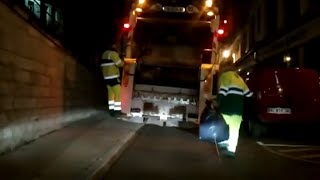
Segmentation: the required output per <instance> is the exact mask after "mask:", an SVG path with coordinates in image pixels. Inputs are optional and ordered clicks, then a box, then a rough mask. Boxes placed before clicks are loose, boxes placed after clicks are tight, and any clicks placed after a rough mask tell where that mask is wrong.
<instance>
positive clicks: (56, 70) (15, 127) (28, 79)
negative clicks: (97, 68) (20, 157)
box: [0, 2, 104, 153]
mask: <svg viewBox="0 0 320 180" xmlns="http://www.w3.org/2000/svg"><path fill="white" fill-rule="evenodd" d="M96 79H97V78H95V76H94V75H93V74H92V73H90V72H89V71H87V69H86V68H85V67H83V66H82V65H80V64H78V63H77V62H76V60H75V59H74V58H73V57H72V56H71V55H69V54H68V53H66V51H65V50H64V49H62V48H61V47H59V46H56V45H55V44H54V43H52V41H50V40H49V39H48V38H46V37H45V36H44V35H43V34H41V33H40V32H39V31H37V30H36V29H35V28H33V27H32V26H30V25H29V24H28V23H27V22H26V21H25V20H24V19H23V18H21V17H19V16H18V15H17V14H16V13H15V12H14V11H12V10H11V9H8V7H7V6H6V5H4V4H2V2H0V153H3V152H7V151H10V150H12V149H14V148H16V147H17V146H19V145H22V144H24V143H26V142H28V141H31V140H34V139H36V138H38V137H39V136H42V135H44V134H47V133H49V132H51V131H53V130H56V129H59V128H61V127H63V126H64V125H66V124H68V123H70V122H74V121H76V120H79V119H80V118H85V117H88V116H90V115H92V114H95V113H97V112H98V110H97V109H98V107H100V106H99V105H101V104H103V101H102V99H104V98H101V96H103V94H102V88H101V87H102V86H101V83H99V82H98V81H97V80H96Z"/></svg>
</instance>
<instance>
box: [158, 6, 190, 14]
mask: <svg viewBox="0 0 320 180" xmlns="http://www.w3.org/2000/svg"><path fill="white" fill-rule="evenodd" d="M163 11H166V12H178V13H183V12H185V11H186V9H185V8H184V7H173V6H165V7H163Z"/></svg>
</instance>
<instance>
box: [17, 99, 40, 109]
mask: <svg viewBox="0 0 320 180" xmlns="http://www.w3.org/2000/svg"><path fill="white" fill-rule="evenodd" d="M36 105H37V99H36V98H15V99H14V104H13V107H14V108H15V109H32V108H36Z"/></svg>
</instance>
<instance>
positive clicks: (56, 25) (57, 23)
mask: <svg viewBox="0 0 320 180" xmlns="http://www.w3.org/2000/svg"><path fill="white" fill-rule="evenodd" d="M1 1H3V2H4V3H6V4H8V5H9V6H18V7H20V9H22V10H23V11H25V12H26V13H27V14H28V16H29V17H28V19H27V20H28V21H29V22H31V23H33V24H36V25H37V26H38V27H40V28H41V29H42V30H44V31H45V33H48V34H49V35H50V36H52V37H54V38H56V39H57V40H61V38H62V37H63V35H64V24H63V19H61V20H57V19H56V14H51V13H49V12H48V11H47V8H44V9H43V7H45V6H43V7H42V6H41V4H40V3H38V2H37V1H36V0H34V1H30V2H32V3H30V6H28V5H26V3H25V0H1ZM31 4H32V6H31ZM51 8H54V9H56V10H57V11H56V13H57V12H58V11H59V10H58V8H56V7H54V6H52V7H51ZM35 9H39V10H40V11H39V14H38V13H37V12H36V11H35ZM43 10H44V11H46V12H45V13H43V12H41V11H43ZM37 14H38V15H37ZM43 15H44V17H43ZM48 19H49V20H48Z"/></svg>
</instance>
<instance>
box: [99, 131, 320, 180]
mask: <svg viewBox="0 0 320 180" xmlns="http://www.w3.org/2000/svg"><path fill="white" fill-rule="evenodd" d="M299 142H302V141H301V139H299ZM299 142H298V140H297V141H295V140H293V139H287V138H277V136H274V137H268V138H265V139H262V140H260V141H256V140H254V139H252V138H250V137H247V136H246V135H244V134H242V135H241V138H240V141H239V145H238V151H237V157H236V159H229V158H225V157H222V158H219V157H218V155H217V151H216V149H215V146H214V144H210V143H204V142H200V141H199V140H198V137H197V132H196V130H183V129H177V128H169V127H159V126H155V125H146V126H145V127H143V128H142V130H141V131H140V132H139V134H138V136H137V137H136V139H135V140H134V141H133V143H132V144H131V145H130V146H129V148H128V149H127V150H126V151H125V152H124V153H123V154H122V156H121V157H120V158H119V159H118V161H117V162H116V163H115V164H114V165H113V166H112V167H111V168H110V169H109V171H108V172H107V173H106V174H105V176H104V179H111V180H113V179H117V180H119V179H139V180H144V179H146V180H155V179H163V180H166V179H179V180H180V179H184V180H185V179H212V180H213V179H219V180H220V179H232V180H235V179H245V180H250V179H253V180H257V179H259V180H261V179H281V180H283V179H288V180H295V179H299V180H300V179H303V180H304V179H308V180H313V179H315V180H316V179H317V180H319V179H320V159H318V158H317V157H319V158H320V149H319V148H320V146H317V145H308V144H303V143H299ZM308 155H309V157H308Z"/></svg>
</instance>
